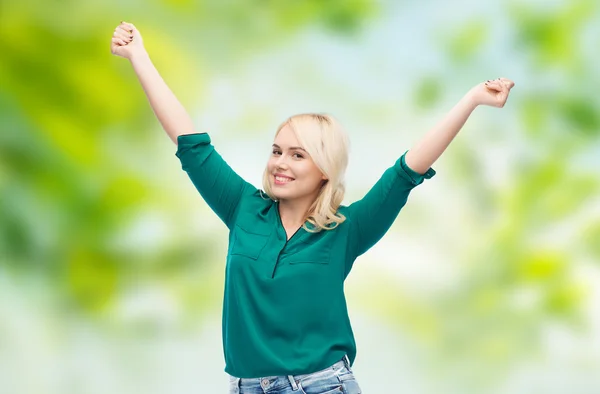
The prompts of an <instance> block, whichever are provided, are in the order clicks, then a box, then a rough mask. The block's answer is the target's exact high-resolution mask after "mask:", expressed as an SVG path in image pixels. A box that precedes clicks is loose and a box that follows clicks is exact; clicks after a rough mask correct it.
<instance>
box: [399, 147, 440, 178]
mask: <svg viewBox="0 0 600 394" xmlns="http://www.w3.org/2000/svg"><path fill="white" fill-rule="evenodd" d="M406 152H408V151H406ZM406 152H404V154H403V155H402V156H401V157H400V158H399V159H398V161H397V163H396V164H397V166H398V167H399V168H400V170H399V171H398V172H399V173H400V175H401V176H402V177H403V178H405V179H407V180H408V181H410V182H411V183H412V184H413V185H415V186H417V185H420V184H421V183H423V181H424V180H425V179H430V178H431V177H432V176H434V175H435V174H436V172H435V170H434V169H433V168H429V169H428V170H427V171H425V174H419V173H418V172H416V171H415V170H413V169H412V168H410V167H409V166H408V164H406V160H405V158H404V157H405V156H406Z"/></svg>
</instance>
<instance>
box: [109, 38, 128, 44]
mask: <svg viewBox="0 0 600 394" xmlns="http://www.w3.org/2000/svg"><path fill="white" fill-rule="evenodd" d="M111 41H112V43H113V44H116V45H121V46H125V45H127V42H125V40H122V39H120V38H118V37H113V38H112V40H111Z"/></svg>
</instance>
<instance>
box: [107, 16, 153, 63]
mask: <svg viewBox="0 0 600 394" xmlns="http://www.w3.org/2000/svg"><path fill="white" fill-rule="evenodd" d="M143 51H145V49H144V44H143V42H142V35H141V34H140V32H139V31H138V30H137V29H136V28H135V26H134V25H132V24H131V23H127V22H121V24H120V25H119V26H117V28H116V29H115V32H114V33H113V37H112V40H111V42H110V52H111V53H112V54H113V55H117V56H121V57H124V58H125V59H131V56H132V55H133V54H135V53H139V52H143Z"/></svg>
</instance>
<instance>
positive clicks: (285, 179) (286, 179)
mask: <svg viewBox="0 0 600 394" xmlns="http://www.w3.org/2000/svg"><path fill="white" fill-rule="evenodd" d="M275 180H276V181H277V182H289V181H291V179H290V178H283V177H280V176H276V177H275Z"/></svg>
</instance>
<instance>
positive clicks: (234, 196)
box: [175, 133, 256, 229]
mask: <svg viewBox="0 0 600 394" xmlns="http://www.w3.org/2000/svg"><path fill="white" fill-rule="evenodd" d="M175 155H176V156H177V157H178V158H179V160H180V161H181V167H182V169H183V170H184V171H185V172H187V174H188V176H189V177H190V179H191V181H192V183H193V184H194V186H195V187H196V189H197V190H198V192H200V195H201V196H202V198H203V199H204V201H206V203H207V204H208V206H209V207H210V208H211V209H212V210H213V211H214V212H215V213H216V214H217V216H219V218H220V219H221V220H222V221H223V222H224V223H225V225H226V226H227V227H228V228H230V229H231V226H232V225H233V222H234V220H235V216H236V214H237V209H238V207H239V205H240V200H241V199H242V197H243V196H245V195H251V194H253V193H254V192H256V188H255V187H254V186H252V185H251V184H249V183H248V182H246V181H245V180H243V179H242V178H241V177H240V176H239V175H238V174H236V173H235V171H233V169H231V167H230V166H229V165H228V164H227V163H226V162H225V160H223V158H222V157H221V155H219V154H218V153H217V151H216V150H215V148H214V146H213V145H212V144H211V140H210V136H209V135H208V134H206V133H198V134H185V135H180V136H178V137H177V152H176V153H175Z"/></svg>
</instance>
